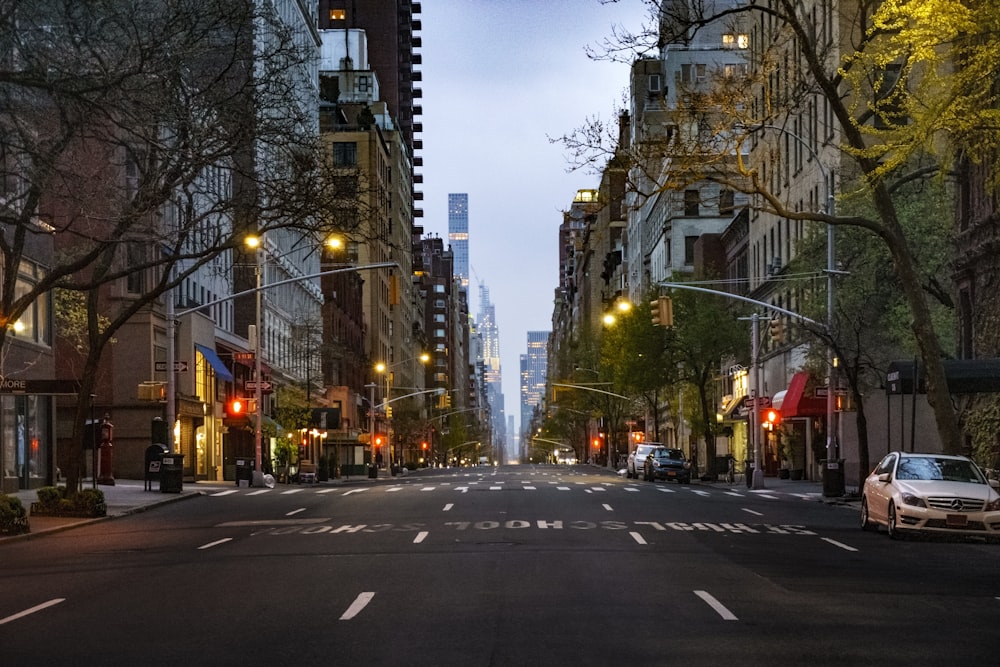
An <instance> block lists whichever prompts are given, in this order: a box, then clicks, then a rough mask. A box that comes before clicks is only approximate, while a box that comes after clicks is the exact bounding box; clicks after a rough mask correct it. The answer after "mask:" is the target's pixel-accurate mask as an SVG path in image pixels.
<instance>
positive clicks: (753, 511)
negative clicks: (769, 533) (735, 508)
mask: <svg viewBox="0 0 1000 667" xmlns="http://www.w3.org/2000/svg"><path fill="white" fill-rule="evenodd" d="M740 509H741V510H743V511H744V512H746V513H747V514H753V515H754V516H764V514H763V513H762V512H758V511H756V510H752V509H748V508H746V507H741V508H740Z"/></svg>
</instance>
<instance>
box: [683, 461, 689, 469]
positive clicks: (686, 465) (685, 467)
mask: <svg viewBox="0 0 1000 667" xmlns="http://www.w3.org/2000/svg"><path fill="white" fill-rule="evenodd" d="M684 469H685V470H690V469H691V462H690V461H685V462H684Z"/></svg>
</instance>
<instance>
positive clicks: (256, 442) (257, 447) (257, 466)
mask: <svg viewBox="0 0 1000 667" xmlns="http://www.w3.org/2000/svg"><path fill="white" fill-rule="evenodd" d="M246 245H247V247H248V248H250V249H252V250H253V251H254V260H255V261H254V272H255V273H256V275H257V290H256V292H255V297H256V299H255V301H256V315H255V316H254V322H255V324H254V330H253V336H251V338H253V340H252V341H250V343H251V345H250V346H251V347H252V348H253V365H254V370H253V373H254V378H253V379H254V389H253V397H254V402H255V406H256V413H257V414H256V415H255V417H256V424H255V426H254V434H253V446H254V449H253V452H254V454H253V457H254V471H253V485H254V486H263V485H264V472H263V468H262V467H261V465H262V461H261V459H262V449H263V442H264V431H263V427H264V400H263V397H264V396H263V386H264V378H263V376H262V374H261V361H260V358H261V356H262V354H263V344H262V339H263V331H261V329H262V327H263V324H262V318H263V314H262V312H261V310H262V309H261V299H262V298H263V292H264V290H263V287H264V285H263V283H264V267H263V264H262V260H261V253H262V252H263V248H262V247H261V246H262V245H263V239H262V238H261V237H259V236H248V237H247V238H246Z"/></svg>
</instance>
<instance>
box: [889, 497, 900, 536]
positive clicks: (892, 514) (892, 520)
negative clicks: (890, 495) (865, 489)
mask: <svg viewBox="0 0 1000 667" xmlns="http://www.w3.org/2000/svg"><path fill="white" fill-rule="evenodd" d="M885 527H886V530H888V531H889V537H890V538H891V539H894V540H898V539H900V538H901V537H902V535H901V534H900V532H899V528H898V527H897V526H896V503H894V502H892V501H889V511H888V512H886V521H885Z"/></svg>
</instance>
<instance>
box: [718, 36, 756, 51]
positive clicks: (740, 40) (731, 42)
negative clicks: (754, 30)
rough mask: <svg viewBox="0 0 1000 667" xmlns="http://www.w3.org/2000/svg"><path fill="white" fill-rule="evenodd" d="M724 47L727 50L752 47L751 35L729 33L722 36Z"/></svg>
mask: <svg viewBox="0 0 1000 667" xmlns="http://www.w3.org/2000/svg"><path fill="white" fill-rule="evenodd" d="M722 47H723V48H725V49H746V48H749V47H750V35H748V34H746V33H740V34H738V35H737V34H733V33H731V32H728V33H726V34H724V35H723V36H722Z"/></svg>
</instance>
